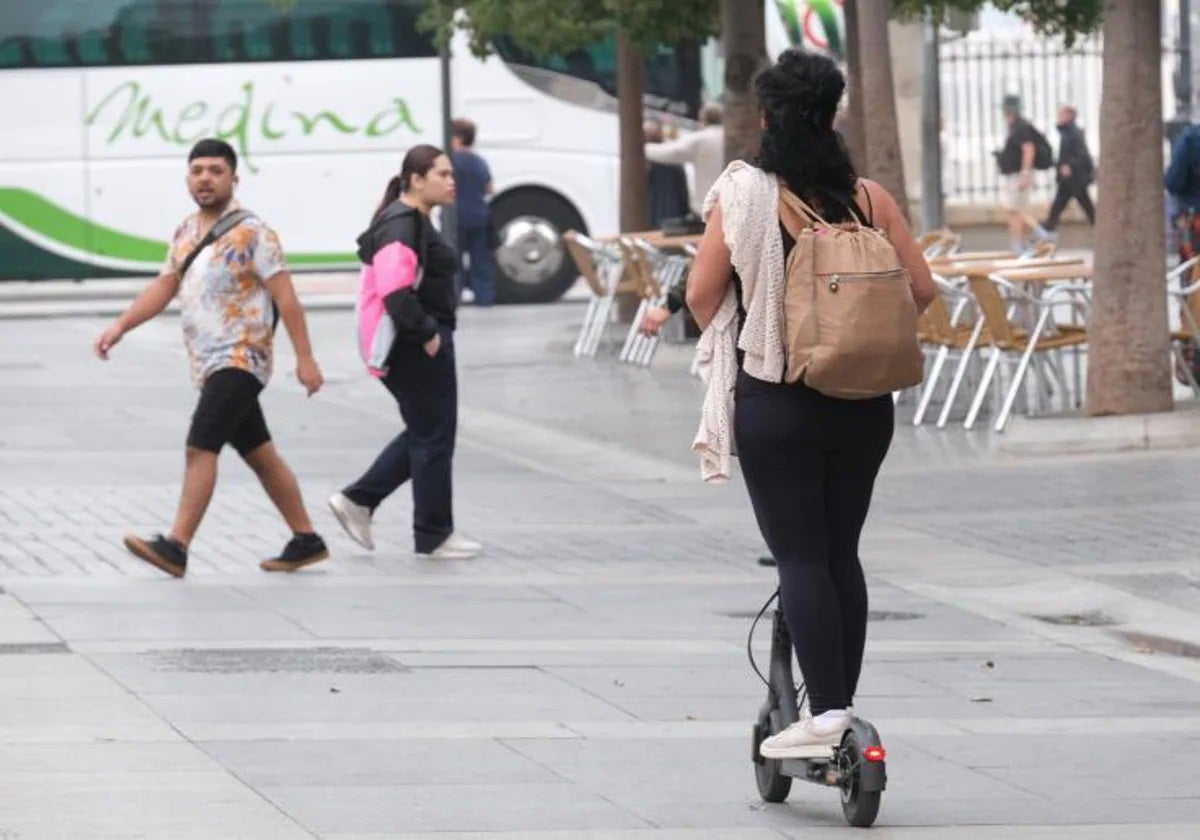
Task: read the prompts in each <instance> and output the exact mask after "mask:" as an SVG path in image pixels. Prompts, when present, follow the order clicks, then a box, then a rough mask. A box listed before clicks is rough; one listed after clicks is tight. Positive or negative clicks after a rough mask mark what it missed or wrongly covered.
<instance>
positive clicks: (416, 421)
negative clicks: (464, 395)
mask: <svg viewBox="0 0 1200 840" xmlns="http://www.w3.org/2000/svg"><path fill="white" fill-rule="evenodd" d="M441 336H442V349H441V350H440V351H438V354H437V356H435V357H433V358H432V359H431V358H430V357H429V356H428V354H426V353H425V351H424V349H422V348H421V347H420V346H417V345H413V344H407V343H403V342H397V346H396V349H395V351H393V353H392V357H391V359H390V366H389V368H388V374H387V376H386V377H384V379H383V384H384V386H386V387H387V389H388V391H390V392H391V394H392V396H393V397H395V398H396V403H397V404H398V405H399V406H400V416H401V417H402V418H404V425H405V430H404V431H403V432H401V433H400V435H399V436H398V437H396V439H395V440H393V441H392V442H391V443H389V444H388V445H387V446H386V447H384V449H383V451H382V452H380V453H379V457H377V458H376V459H375V463H373V464H371V466H370V468H369V469H368V470H367V471H366V473H364V474H363V476H362V478H360V479H358V481H356V482H354V483H353V484H351V485H350V486H349V487H347V488H346V489H345V490H343V491H342V492H343V493H345V495H346V496H347V497H348V498H349V499H350V501H352V502H354V503H355V504H357V505H363V506H365V507H368V508H370V509H371V510H372V511H374V510H375V508H377V507H379V505H380V504H382V502H383V500H384V499H386V498H387V497H388V496H390V495H391V494H392V493H394V492H395V491H396V490H397V488H399V487H400V485H402V484H404V482H406V481H408V480H409V479H410V478H411V479H412V485H413V536H414V539H415V543H416V550H417V552H419V553H421V554H427V553H429V552H431V551H433V550H434V549H436V548H437V547H438V546H440V545H441V544H442V543H443V542H444V541H445V540H446V538H447V537H449V536H450V534H451V533H453V531H454V510H453V502H452V487H451V480H450V472H451V464H452V462H453V460H454V439H455V435H456V433H457V430H458V377H457V374H456V372H455V369H454V333H453V332H452V331H451V330H449V329H442V330H441Z"/></svg>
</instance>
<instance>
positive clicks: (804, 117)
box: [754, 49, 858, 222]
mask: <svg viewBox="0 0 1200 840" xmlns="http://www.w3.org/2000/svg"><path fill="white" fill-rule="evenodd" d="M754 89H755V94H756V95H757V97H758V107H759V110H761V111H762V112H763V114H764V116H765V118H766V128H765V129H764V130H763V135H762V145H761V147H760V148H761V151H760V152H759V156H758V160H757V161H756V163H757V164H758V166H759V167H761V168H762V169H763V171H765V172H770V173H772V174H774V175H778V176H780V177H781V178H782V179H783V181H784V183H786V184H787V185H788V188H789V189H791V191H792V192H794V193H796V194H797V195H799V196H800V197H801V198H803V199H805V200H806V201H808V202H809V203H810V204H814V205H816V206H817V208H818V209H819V210H820V211H821V212H822V213H823V214H824V215H825V216H826V217H827V218H828V219H829V221H831V222H833V221H843V220H845V219H848V218H850V212H851V211H850V209H849V207H850V206H851V205H853V203H854V191H855V186H856V184H857V182H858V176H857V174H856V173H855V171H854V165H853V164H852V163H851V162H850V152H849V150H848V149H847V148H846V142H845V140H844V139H843V138H842V136H841V135H840V134H839V133H838V132H836V131H834V128H833V119H834V116H835V115H836V114H837V109H838V105H839V103H840V102H841V99H842V93H843V92H844V91H845V90H846V79H845V77H844V76H843V75H842V72H841V71H840V70H839V69H838V67H837V65H836V64H835V63H834V62H833V60H832V59H830V58H827V57H826V56H823V55H818V54H816V53H811V52H806V51H804V50H801V49H789V50H785V51H784V52H782V53H780V55H779V59H778V61H777V62H776V63H775V65H774V66H773V67H770V68H768V69H767V70H764V71H763V72H762V73H761V74H759V76H758V79H757V81H756V82H755V85H754Z"/></svg>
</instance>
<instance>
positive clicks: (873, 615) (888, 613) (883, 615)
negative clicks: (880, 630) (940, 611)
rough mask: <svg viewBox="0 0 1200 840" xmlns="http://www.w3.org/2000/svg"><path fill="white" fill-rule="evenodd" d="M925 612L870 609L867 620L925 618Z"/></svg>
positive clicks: (911, 619) (913, 619) (912, 619)
mask: <svg viewBox="0 0 1200 840" xmlns="http://www.w3.org/2000/svg"><path fill="white" fill-rule="evenodd" d="M924 617H925V614H924V613H915V612H901V611H899V610H870V611H868V612H867V621H915V620H916V619H918V618H924Z"/></svg>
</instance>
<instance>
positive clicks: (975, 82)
mask: <svg viewBox="0 0 1200 840" xmlns="http://www.w3.org/2000/svg"><path fill="white" fill-rule="evenodd" d="M1167 61H1173V58H1171V56H1168V55H1164V62H1167ZM939 64H940V67H939V69H940V73H941V96H942V122H943V128H942V136H943V141H942V158H943V160H942V181H943V187H942V188H943V191H944V193H945V194H946V197H947V201H949V202H952V203H960V204H987V203H994V202H996V201H998V200H999V198H1000V195H1001V179H1000V174H999V170H998V169H997V167H996V160H995V157H994V155H993V152H995V151H997V150H999V149H1000V148H1001V147H1002V146H1003V145H1004V138H1005V135H1006V133H1007V126H1006V124H1005V122H1004V117H1003V114H1002V112H1001V100H1003V98H1004V97H1005V96H1007V95H1010V94H1015V95H1017V96H1020V97H1021V102H1022V110H1023V113H1024V116H1025V118H1026V119H1028V120H1029V121H1030V122H1032V123H1033V125H1034V126H1035V127H1036V128H1037V129H1038V130H1039V131H1041V132H1043V133H1044V134H1045V135H1046V139H1048V140H1049V141H1050V145H1051V146H1052V147H1053V148H1054V150H1055V152H1056V153H1057V150H1058V132H1057V131H1056V130H1055V127H1054V126H1055V117H1056V112H1057V110H1058V106H1059V105H1063V104H1070V105H1074V106H1075V107H1076V108H1077V109H1078V111H1079V119H1078V123H1079V125H1080V126H1081V127H1082V128H1083V130H1084V132H1085V134H1086V136H1087V139H1088V145H1089V147H1090V148H1091V150H1092V154H1093V155H1094V156H1095V155H1098V154H1099V141H1100V137H1099V132H1100V90H1101V49H1100V44H1099V42H1098V41H1096V40H1088V41H1083V42H1077V43H1076V44H1075V45H1074V46H1072V47H1071V48H1070V49H1067V48H1065V47H1064V46H1063V44H1062V43H1061V42H1060V41H1057V40H1044V39H1036V40H1033V39H1031V40H1006V41H983V40H976V39H973V38H965V39H962V40H958V41H951V42H946V43H943V44H942V45H941V52H940V61H939ZM1033 189H1034V193H1033V194H1034V197H1035V198H1040V199H1049V197H1050V196H1051V195H1052V194H1053V192H1054V176H1053V174H1052V173H1043V174H1039V175H1038V176H1037V177H1036V178H1035V182H1034V188H1033Z"/></svg>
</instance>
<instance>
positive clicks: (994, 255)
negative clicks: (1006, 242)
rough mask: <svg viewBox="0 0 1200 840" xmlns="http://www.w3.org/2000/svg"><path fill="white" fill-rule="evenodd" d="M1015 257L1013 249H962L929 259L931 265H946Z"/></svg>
mask: <svg viewBox="0 0 1200 840" xmlns="http://www.w3.org/2000/svg"><path fill="white" fill-rule="evenodd" d="M1007 259H1015V256H1014V254H1013V252H1012V251H960V252H959V253H957V254H942V255H941V256H937V257H934V258H933V259H931V260H930V261H929V264H930V265H935V264H936V265H946V264H947V263H965V262H982V261H985V260H986V261H988V262H995V261H997V260H1007Z"/></svg>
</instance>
